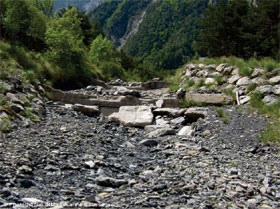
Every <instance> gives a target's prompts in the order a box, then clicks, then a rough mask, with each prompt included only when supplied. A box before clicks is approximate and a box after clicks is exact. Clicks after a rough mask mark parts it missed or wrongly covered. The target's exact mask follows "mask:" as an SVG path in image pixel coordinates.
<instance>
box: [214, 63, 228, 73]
mask: <svg viewBox="0 0 280 209" xmlns="http://www.w3.org/2000/svg"><path fill="white" fill-rule="evenodd" d="M226 67H227V64H225V63H223V64H220V65H219V66H218V67H217V68H216V71H218V72H223V70H224V69H225V68H226Z"/></svg>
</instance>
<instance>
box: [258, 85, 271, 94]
mask: <svg viewBox="0 0 280 209" xmlns="http://www.w3.org/2000/svg"><path fill="white" fill-rule="evenodd" d="M255 91H259V92H261V93H263V94H270V93H271V92H272V86H271V85H263V86H258V87H257V88H256V90H255Z"/></svg>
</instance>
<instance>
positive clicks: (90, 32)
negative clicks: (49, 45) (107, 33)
mask: <svg viewBox="0 0 280 209" xmlns="http://www.w3.org/2000/svg"><path fill="white" fill-rule="evenodd" d="M72 8H73V7H72V6H71V5H69V6H68V7H67V8H62V9H60V11H59V12H58V17H62V16H63V14H65V12H67V10H71V9H72ZM77 12H78V18H79V19H80V21H81V24H80V26H81V29H82V33H83V36H84V39H83V42H84V44H85V45H86V46H87V47H89V46H90V44H91V42H92V41H93V40H94V39H95V38H96V37H97V36H98V35H99V34H102V32H101V28H100V25H99V23H95V24H94V25H93V24H92V23H91V22H90V19H89V17H88V15H87V14H86V11H84V10H83V11H78V10H77ZM102 35H103V34H102Z"/></svg>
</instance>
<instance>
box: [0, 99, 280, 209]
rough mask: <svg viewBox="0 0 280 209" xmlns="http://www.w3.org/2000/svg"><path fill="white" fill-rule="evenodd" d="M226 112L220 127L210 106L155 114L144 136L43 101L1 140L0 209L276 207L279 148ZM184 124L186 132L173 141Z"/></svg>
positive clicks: (256, 122) (251, 119) (254, 123)
mask: <svg viewBox="0 0 280 209" xmlns="http://www.w3.org/2000/svg"><path fill="white" fill-rule="evenodd" d="M224 111H225V112H227V114H228V115H227V117H228V118H229V122H228V123H224V122H223V120H222V118H220V117H218V116H217V113H216V111H215V107H207V108H200V109H196V108H195V109H193V108H192V109H187V110H185V111H183V113H179V112H174V111H171V112H168V111H167V110H166V109H159V110H158V111H157V114H158V115H157V116H156V121H158V122H160V124H158V125H149V126H145V130H144V129H143V128H137V127H136V128H135V127H123V126H119V125H117V124H115V123H108V122H106V120H105V119H104V118H103V117H102V116H96V115H94V117H88V116H86V115H84V114H82V113H80V112H75V111H72V110H71V109H69V108H66V107H65V106H64V105H58V104H56V103H49V104H48V105H47V106H46V112H47V113H46V117H45V119H43V120H41V122H39V123H34V124H31V125H30V127H28V128H22V129H17V130H15V131H13V132H11V133H8V134H7V135H6V138H5V139H3V140H1V141H0V167H1V169H0V184H1V189H0V208H9V207H13V208H19V207H20V206H21V208H38V207H39V208H52V209H55V208H56V209H57V208H85V207H88V208H267V209H268V208H271V209H274V208H279V207H280V204H279V201H280V177H279V175H280V174H279V168H280V165H279V162H280V156H279V151H278V150H277V148H276V147H273V146H265V145H262V144H260V143H259V142H258V140H257V136H258V133H259V131H260V130H261V129H263V128H264V125H265V124H264V120H263V119H262V118H261V117H260V116H258V115H257V114H252V113H248V112H247V111H246V109H245V110H243V111H242V112H241V111H239V110H238V109H237V108H236V107H231V106H225V107H224ZM193 112H196V114H194V113H193ZM167 113H168V114H167ZM182 114H183V115H182ZM157 117H160V118H158V119H157ZM172 117H177V118H175V119H173V118H172ZM186 117H188V118H189V119H190V121H184V119H185V118H186ZM202 117H205V118H204V119H202ZM195 120H196V122H193V121H195ZM182 123H183V124H184V125H182ZM171 124H174V127H173V128H168V125H169V127H170V125H171ZM176 126H177V128H176ZM184 126H192V127H193V133H192V134H184V135H174V132H177V131H178V130H180V132H181V127H184ZM159 127H161V128H160V129H159ZM184 129H185V130H187V129H188V128H184ZM159 130H161V131H159ZM185 130H184V131H185ZM155 131H156V132H157V131H158V132H160V133H163V134H160V133H156V134H155V135H156V137H154V133H153V132H155ZM182 132H183V130H182ZM152 133H153V134H152Z"/></svg>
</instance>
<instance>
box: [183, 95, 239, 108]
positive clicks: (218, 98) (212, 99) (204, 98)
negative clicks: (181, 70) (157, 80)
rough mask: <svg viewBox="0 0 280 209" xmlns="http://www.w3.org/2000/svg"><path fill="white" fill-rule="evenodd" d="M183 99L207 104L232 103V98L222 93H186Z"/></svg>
mask: <svg viewBox="0 0 280 209" xmlns="http://www.w3.org/2000/svg"><path fill="white" fill-rule="evenodd" d="M185 99H186V100H191V101H194V102H199V103H204V104H209V105H223V104H232V103H233V102H234V100H233V98H231V97H229V96H227V95H224V94H197V93H187V94H186V95H185Z"/></svg>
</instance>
